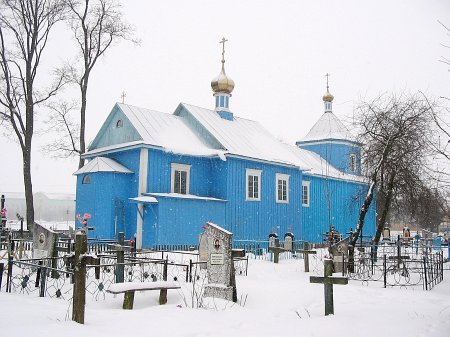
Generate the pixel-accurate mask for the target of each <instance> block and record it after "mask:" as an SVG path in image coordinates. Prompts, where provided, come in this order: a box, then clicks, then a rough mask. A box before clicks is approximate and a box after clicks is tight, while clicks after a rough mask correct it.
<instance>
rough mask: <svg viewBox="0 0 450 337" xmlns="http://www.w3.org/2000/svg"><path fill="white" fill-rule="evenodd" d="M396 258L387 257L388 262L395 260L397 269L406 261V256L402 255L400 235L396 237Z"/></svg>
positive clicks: (407, 257)
mask: <svg viewBox="0 0 450 337" xmlns="http://www.w3.org/2000/svg"><path fill="white" fill-rule="evenodd" d="M396 244H397V256H389V260H397V268H400V263H401V262H402V260H408V259H409V256H408V255H402V241H401V239H400V235H399V236H398V237H397V243H396Z"/></svg>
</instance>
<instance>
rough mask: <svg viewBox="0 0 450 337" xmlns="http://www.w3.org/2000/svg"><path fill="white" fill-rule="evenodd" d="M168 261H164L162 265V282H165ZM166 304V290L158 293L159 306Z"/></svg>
mask: <svg viewBox="0 0 450 337" xmlns="http://www.w3.org/2000/svg"><path fill="white" fill-rule="evenodd" d="M168 262H169V261H168V259H165V260H164V265H163V280H164V281H167V263H168ZM166 303H167V289H161V290H160V291H159V304H166Z"/></svg>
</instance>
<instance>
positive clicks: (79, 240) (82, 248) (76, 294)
mask: <svg viewBox="0 0 450 337" xmlns="http://www.w3.org/2000/svg"><path fill="white" fill-rule="evenodd" d="M86 253H87V235H86V233H84V232H83V231H79V232H78V233H76V235H75V254H74V255H72V256H70V257H69V258H68V263H70V265H71V266H73V267H74V268H73V269H74V285H73V310H72V320H73V321H75V322H77V323H80V324H84V307H85V304H86V265H87V264H95V265H99V264H100V259H99V258H96V257H93V256H89V255H86ZM95 269H96V270H95V274H96V275H95V276H96V278H97V276H99V274H100V268H99V267H96V268H95Z"/></svg>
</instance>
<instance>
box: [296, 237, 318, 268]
mask: <svg viewBox="0 0 450 337" xmlns="http://www.w3.org/2000/svg"><path fill="white" fill-rule="evenodd" d="M309 248H310V245H309V242H305V244H304V245H303V249H297V250H296V252H297V253H302V254H303V261H304V262H305V273H308V272H309V254H317V251H315V250H310V249H309Z"/></svg>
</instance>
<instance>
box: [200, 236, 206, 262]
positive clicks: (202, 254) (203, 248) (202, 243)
mask: <svg viewBox="0 0 450 337" xmlns="http://www.w3.org/2000/svg"><path fill="white" fill-rule="evenodd" d="M198 260H199V261H200V262H207V261H208V238H207V235H206V232H203V233H201V234H200V235H199V236H198Z"/></svg>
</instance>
